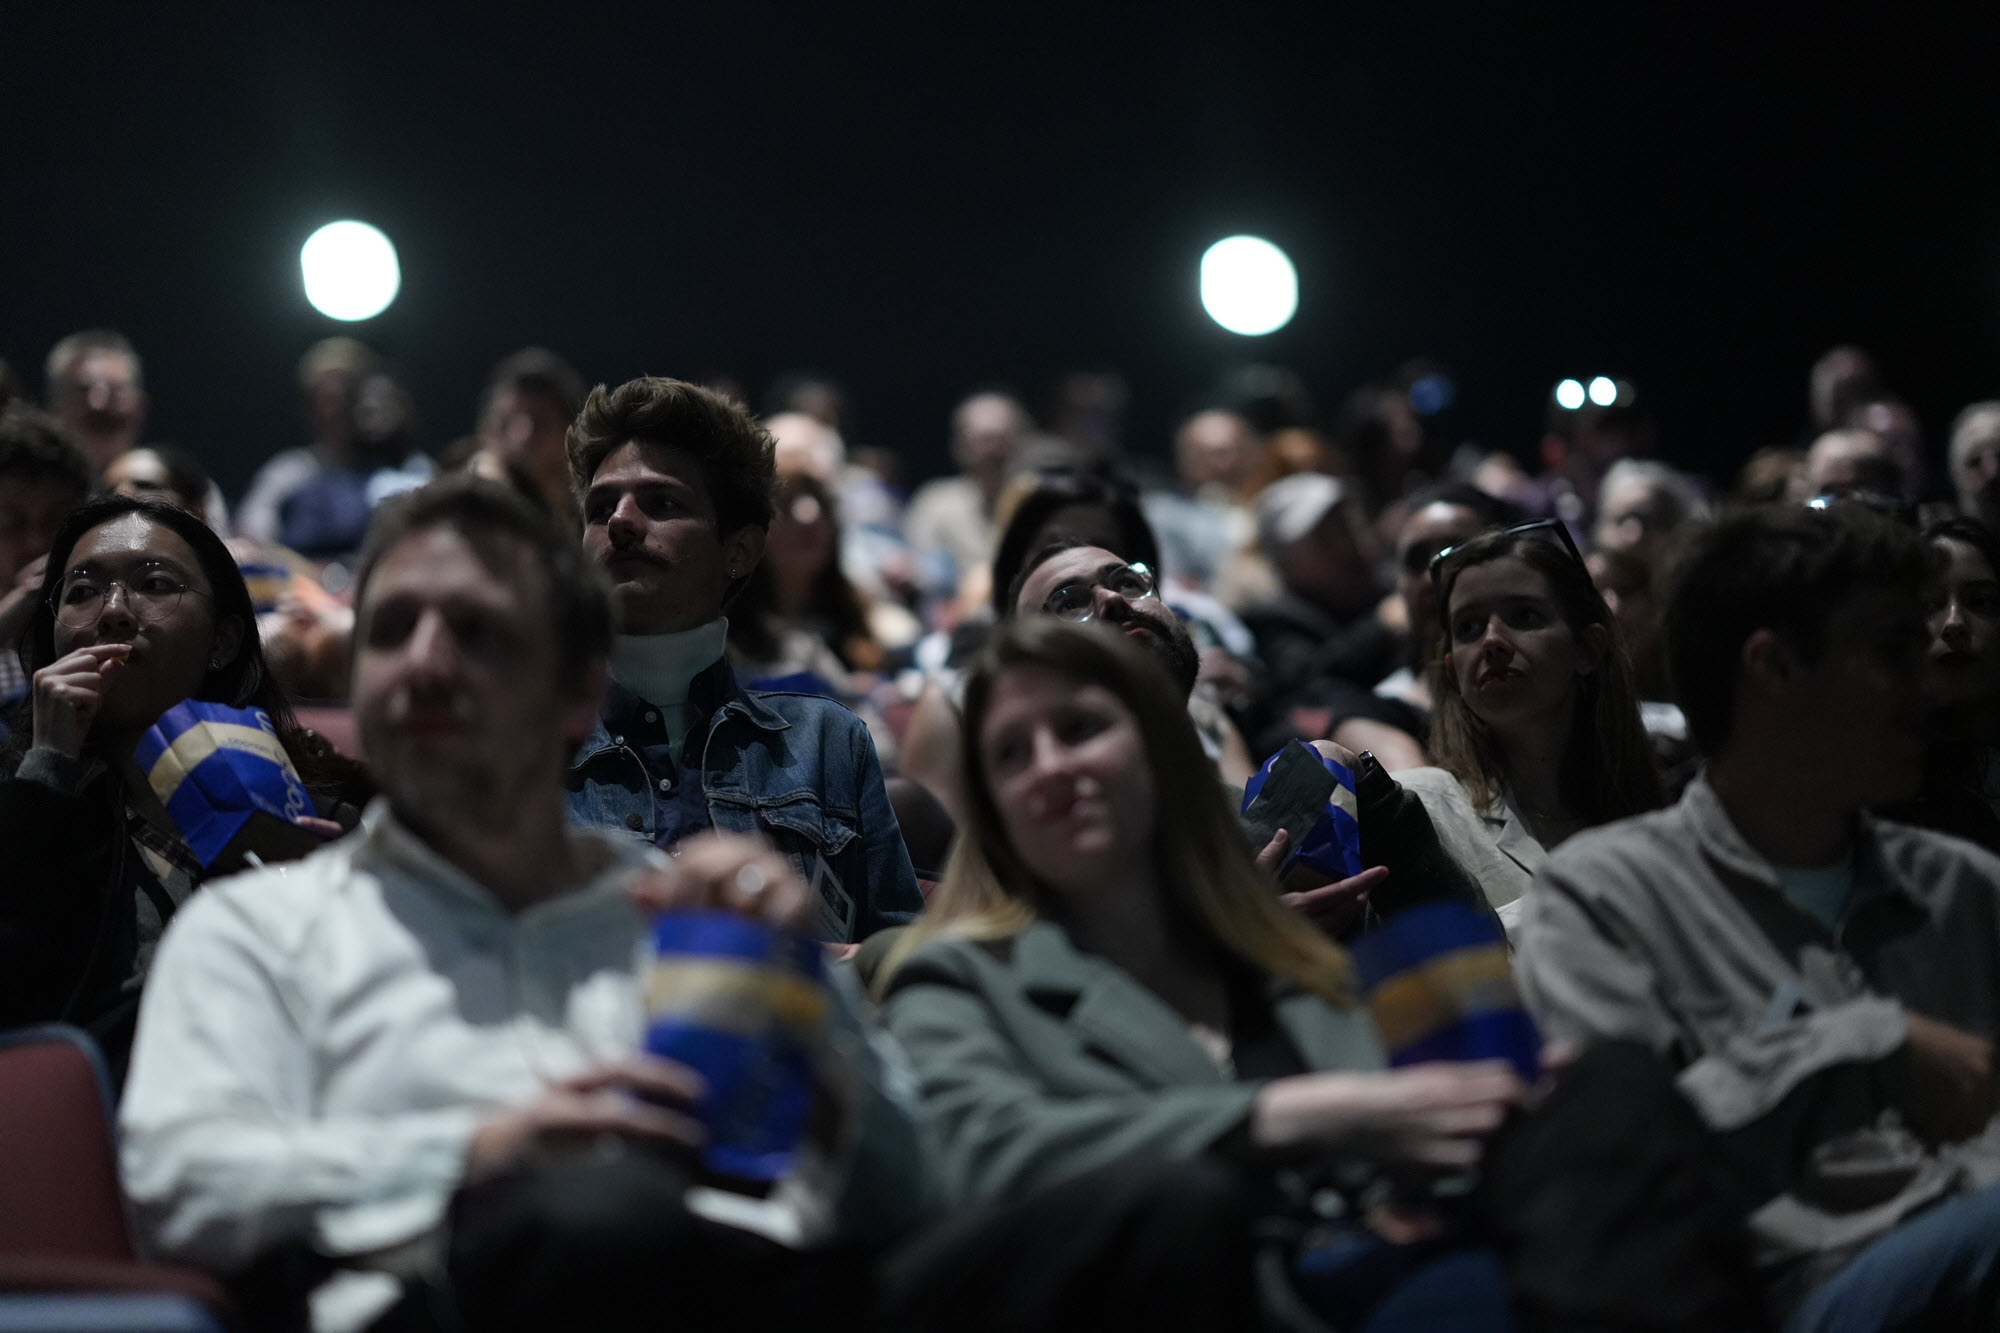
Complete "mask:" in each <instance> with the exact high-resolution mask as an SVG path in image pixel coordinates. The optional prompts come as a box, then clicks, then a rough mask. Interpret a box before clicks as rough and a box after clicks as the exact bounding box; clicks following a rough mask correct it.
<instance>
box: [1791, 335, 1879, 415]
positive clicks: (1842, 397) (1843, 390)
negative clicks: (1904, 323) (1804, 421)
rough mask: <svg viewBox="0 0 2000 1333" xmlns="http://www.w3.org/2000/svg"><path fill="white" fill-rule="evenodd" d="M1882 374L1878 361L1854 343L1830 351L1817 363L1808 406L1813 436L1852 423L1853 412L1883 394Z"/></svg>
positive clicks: (1812, 378)
mask: <svg viewBox="0 0 2000 1333" xmlns="http://www.w3.org/2000/svg"><path fill="white" fill-rule="evenodd" d="M1881 388H1882V375H1881V372H1880V371H1879V370H1877V369H1876V366H1875V358H1874V357H1872V356H1870V355H1869V354H1868V353H1867V352H1866V351H1864V350H1863V349H1861V348H1859V347H1856V346H1853V345H1852V344H1850V343H1843V344H1841V345H1840V346H1838V347H1832V348H1828V349H1827V351H1826V352H1825V353H1823V354H1822V355H1821V356H1820V359H1819V360H1817V361H1815V362H1813V366H1812V374H1811V380H1810V383H1809V386H1808V390H1807V399H1806V406H1807V409H1808V413H1809V418H1810V426H1811V431H1812V434H1813V435H1815V436H1818V435H1822V434H1824V433H1826V432H1827V431H1830V430H1834V429H1837V428H1838V427H1841V426H1844V425H1846V424H1848V417H1849V415H1850V414H1851V413H1852V412H1853V410H1854V409H1855V408H1856V407H1858V406H1859V405H1861V404H1862V403H1864V402H1866V401H1867V400H1868V399H1870V398H1871V397H1873V396H1874V395H1875V394H1877V393H1879V392H1880V391H1881Z"/></svg>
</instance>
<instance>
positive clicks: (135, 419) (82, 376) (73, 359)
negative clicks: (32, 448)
mask: <svg viewBox="0 0 2000 1333" xmlns="http://www.w3.org/2000/svg"><path fill="white" fill-rule="evenodd" d="M42 376H43V382H44V385H45V386H46V387H45V395H46V401H47V403H48V409H49V412H50V414H51V415H52V416H54V417H55V419H56V420H57V421H58V422H60V423H61V424H62V427H63V429H64V430H66V431H67V432H69V436H70V438H71V439H72V440H74V441H76V445H77V447H78V448H79V449H81V450H83V456H84V457H85V458H86V459H87V460H89V463H90V471H91V475H92V476H96V475H97V474H99V473H101V472H103V471H104V469H105V468H106V467H108V466H109V465H110V463H111V460H112V459H114V458H116V457H118V455H120V454H122V453H124V452H126V451H127V450H129V449H136V448H138V446H139V436H140V433H141V432H142V431H144V430H145V429H146V388H145V383H144V381H143V379H142V378H141V374H140V366H139V353H138V352H137V351H136V350H135V349H134V348H133V346H132V343H131V341H130V340H129V339H127V338H126V337H125V335H124V334H122V333H118V332H116V331H114V330H112V329H85V330H83V331H82V332H81V333H72V334H70V335H69V336H68V337H67V338H64V339H63V340H62V341H61V342H58V343H57V344H56V345H55V346H54V347H52V348H50V349H49V357H48V361H47V362H46V363H45V364H44V366H43V370H42Z"/></svg>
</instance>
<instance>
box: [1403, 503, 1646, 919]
mask: <svg viewBox="0 0 2000 1333" xmlns="http://www.w3.org/2000/svg"><path fill="white" fill-rule="evenodd" d="M1430 575H1431V580H1432V582H1433V583H1434V584H1435V585H1436V588H1437V605H1438V615H1439V617H1440V619H1441V621H1442V623H1443V627H1444V652H1443V653H1442V654H1441V655H1440V656H1439V657H1437V658H1436V659H1435V660H1434V661H1433V662H1432V663H1431V665H1430V687H1431V698H1432V701H1433V703H1432V710H1433V711H1432V714H1431V736H1430V749H1431V753H1432V754H1433V755H1434V756H1435V757H1436V759H1437V766H1436V767H1434V768H1417V769H1406V770H1404V771H1403V772H1401V773H1398V774H1397V775H1396V779H1397V781H1398V782H1399V783H1401V784H1402V786H1403V787H1404V788H1405V789H1407V790H1410V791H1413V792H1415V793H1416V794H1417V796H1418V797H1419V798H1420V799H1421V800H1422V801H1423V803H1424V808H1425V810H1426V811H1428V812H1429V814H1430V817H1431V823H1432V824H1433V825H1434V826H1435V827H1436V829H1437V832H1438V837H1439V839H1440V840H1441V841H1442V842H1443V843H1444V845H1445V850H1447V851H1449V852H1450V853H1451V854H1452V857H1453V858H1454V859H1455V860H1456V861H1457V862H1458V863H1459V864H1460V865H1461V866H1463V867H1464V868H1465V869H1466V870H1467V871H1468V872H1470V873H1471V874H1472V876H1473V877H1474V878H1475V879H1477V880H1478V881H1479V883H1480V887H1481V888H1482V889H1484V890H1485V891H1486V896H1487V900H1488V901H1489V902H1491V903H1492V904H1493V906H1494V907H1495V909H1496V910H1498V911H1499V913H1500V919H1501V921H1502V923H1504V924H1505V925H1507V926H1508V927H1509V929H1511V928H1512V926H1513V921H1514V917H1515V915H1516V914H1517V913H1518V912H1519V910H1520V899H1521V895H1522V894H1523V893H1525V892H1526V891H1527V888H1528V885H1529V883H1530V882H1531V881H1532V880H1533V878H1534V876H1535V873H1536V871H1538V870H1539V869H1540V868H1541V866H1542V863H1543V861H1544V860H1546V859H1547V855H1548V851H1549V849H1550V848H1553V847H1555V846H1556V845H1557V844H1558V843H1560V842H1562V841H1563V840H1564V839H1565V838H1568V837H1569V836H1570V835H1571V834H1573V833H1578V832H1581V831H1582V830H1584V829H1586V828H1590V827H1592V826H1594V825H1597V824H1603V823H1606V822H1608V821H1610V820H1613V819H1622V818H1624V817H1625V816H1626V815H1635V814H1638V813H1640V812H1641V811H1645V810H1651V809H1654V808H1656V807H1657V806H1659V805H1660V804H1661V794H1660V781H1659V776H1658V774H1657V773H1656V772H1655V771H1654V768H1653V761H1652V749H1651V746H1650V744H1649V742H1648V741H1647V739H1646V730H1645V727H1644V726H1643V725H1642V724H1641V722H1640V718H1639V701H1638V697H1637V694H1636V692H1635V690H1634V689H1633V685H1632V667H1631V664H1630V663H1629V662H1628V661H1627V659H1626V656H1625V650H1624V648H1623V647H1622V646H1621V645H1620V643H1619V641H1618V634H1617V629H1616V626H1615V624H1614V622H1613V620H1612V617H1611V611H1610V609H1609V608H1608V607H1607V606H1606V605H1605V602H1604V599H1603V597H1601V596H1600V595H1599V594H1598V592H1597V589H1596V587H1595V586H1594V585H1593V584H1592V583H1591V579H1590V572H1589V570H1588V569H1586V568H1585V567H1584V562H1583V560H1582V558H1581V556H1579V554H1578V553H1577V549H1576V546H1575V544H1574V543H1573V542H1572V541H1571V540H1570V536H1569V532H1568V530H1567V529H1566V528H1564V527H1563V525H1562V523H1561V522H1560V521H1559V520H1555V519H1547V520H1543V521H1540V522H1536V523H1526V524H1522V525H1521V526H1519V527H1514V528H1508V529H1506V530H1504V531H1501V532H1489V533H1485V534H1483V535H1481V536H1478V537H1475V538H1473V539H1472V540H1471V541H1468V542H1465V543H1462V544H1461V545H1458V546H1454V547H1449V548H1447V549H1445V550H1443V551H1440V552H1439V553H1438V554H1437V556H1436V558H1435V559H1433V560H1432V562H1431V570H1430Z"/></svg>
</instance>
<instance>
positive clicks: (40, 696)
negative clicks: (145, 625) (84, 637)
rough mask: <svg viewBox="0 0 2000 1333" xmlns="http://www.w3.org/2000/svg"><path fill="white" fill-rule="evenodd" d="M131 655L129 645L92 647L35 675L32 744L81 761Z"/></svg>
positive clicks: (79, 649)
mask: <svg viewBox="0 0 2000 1333" xmlns="http://www.w3.org/2000/svg"><path fill="white" fill-rule="evenodd" d="M131 654H132V645H131V644H129V643H93V644H89V645H87V646H85V647H82V648H78V649H77V650H76V651H74V652H71V653H68V654H65V655H64V656H62V657H59V658H57V659H56V660H55V661H53V662H51V663H49V664H48V665H47V666H45V667H43V668H42V669H41V670H40V671H37V672H36V673H35V721H34V727H35V731H34V743H35V744H36V745H37V746H38V747H39V746H45V747H47V748H49V749H51V750H55V751H56V752H58V753H60V754H65V755H68V756H69V757H70V758H72V759H74V758H77V757H78V756H80V755H81V754H82V753H83V742H84V739H85V738H86V737H87V736H89V735H90V724H91V723H92V722H93V721H94V720H95V719H96V717H97V710H98V708H99V707H100V706H102V704H103V703H104V691H105V688H106V686H107V685H109V684H110V682H111V680H112V679H113V678H114V677H116V676H117V674H118V673H119V672H121V671H123V670H124V669H125V659H126V658H128V657H130V656H131Z"/></svg>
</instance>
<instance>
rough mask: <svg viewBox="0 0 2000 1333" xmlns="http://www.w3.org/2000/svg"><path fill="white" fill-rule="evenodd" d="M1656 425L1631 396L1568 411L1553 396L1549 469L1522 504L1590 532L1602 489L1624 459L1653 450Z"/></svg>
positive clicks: (1546, 454)
mask: <svg viewBox="0 0 2000 1333" xmlns="http://www.w3.org/2000/svg"><path fill="white" fill-rule="evenodd" d="M1653 434H1654V430H1653V423H1652V421H1651V419H1650V418H1648V417H1647V416H1645V415H1644V414H1643V413H1642V412H1641V411H1640V410H1639V407H1638V405H1637V403H1636V402H1635V401H1633V399H1632V398H1631V396H1630V395H1629V394H1628V393H1623V392H1621V394H1620V396H1619V400H1617V401H1614V402H1613V403H1611V404H1610V405H1608V406H1607V405H1604V404H1601V403H1595V402H1585V403H1584V404H1583V405H1582V406H1580V407H1573V408H1572V407H1564V406H1563V405H1562V404H1561V403H1560V402H1559V401H1557V400H1556V398H1555V397H1554V396H1553V394H1552V395H1551V397H1550V399H1549V407H1548V429H1547V432H1546V433H1545V434H1544V435H1543V436H1542V462H1543V463H1544V464H1545V465H1546V468H1547V470H1546V471H1544V472H1543V473H1542V475H1541V476H1540V477H1539V478H1537V479H1536V480H1535V481H1534V482H1533V483H1532V484H1531V485H1530V486H1529V487H1528V488H1526V489H1525V490H1524V491H1523V492H1521V493H1520V494H1511V493H1510V494H1509V496H1508V498H1509V499H1513V500H1517V501H1519V502H1520V503H1521V504H1522V505H1523V506H1524V507H1525V508H1527V509H1528V510H1529V511H1530V512H1531V513H1533V514H1536V515H1537V516H1540V517H1547V518H1560V519H1561V520H1562V521H1563V522H1565V523H1567V524H1569V525H1570V527H1571V528H1572V529H1573V530H1574V531H1576V532H1578V533H1583V532H1588V531H1589V530H1590V527H1591V522H1592V516H1593V515H1594V514H1596V512H1597V498H1598V486H1599V485H1600V484H1601V482H1602V480H1603V478H1604V474H1605V473H1606V472H1607V471H1608V470H1609V469H1610V467H1611V465H1612V464H1614V463H1616V462H1617V461H1618V460H1619V459H1621V458H1644V457H1645V456H1646V455H1648V454H1650V453H1651V452H1652V447H1653Z"/></svg>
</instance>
